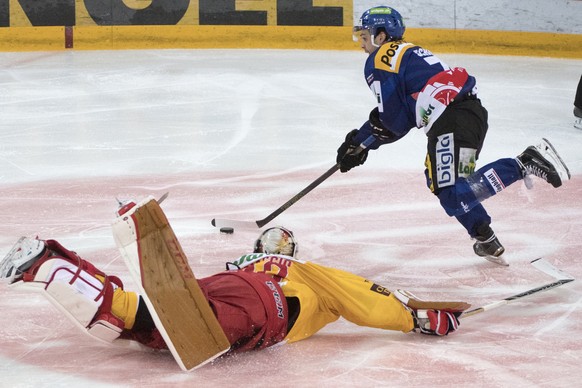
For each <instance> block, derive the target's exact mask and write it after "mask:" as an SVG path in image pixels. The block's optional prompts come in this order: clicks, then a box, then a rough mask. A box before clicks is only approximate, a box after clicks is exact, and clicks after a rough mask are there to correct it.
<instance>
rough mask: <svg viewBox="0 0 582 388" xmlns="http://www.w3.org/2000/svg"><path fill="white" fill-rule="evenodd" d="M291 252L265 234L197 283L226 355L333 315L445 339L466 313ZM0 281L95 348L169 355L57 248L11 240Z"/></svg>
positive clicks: (113, 286)
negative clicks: (121, 342)
mask: <svg viewBox="0 0 582 388" xmlns="http://www.w3.org/2000/svg"><path fill="white" fill-rule="evenodd" d="M281 239H282V240H281ZM279 240H281V241H279ZM288 244H293V246H292V247H291V248H290V247H289V246H288ZM296 247H297V245H296V241H295V239H294V237H293V235H292V233H291V232H290V231H288V230H287V229H284V228H279V227H277V228H271V229H269V230H267V231H266V232H264V233H263V234H261V236H260V237H259V239H258V240H257V243H256V244H255V252H253V253H250V254H247V255H243V256H241V257H239V258H238V259H237V260H234V261H233V262H230V263H228V264H227V268H228V269H227V270H226V271H223V272H220V273H217V274H215V275H213V276H210V277H206V278H202V279H198V284H199V286H200V288H201V290H202V292H203V294H204V297H205V298H206V299H207V300H208V302H209V304H210V306H211V308H212V311H213V312H214V315H215V316H216V317H217V319H218V322H219V324H220V327H221V328H222V330H223V331H224V333H225V335H226V337H227V338H228V341H229V343H230V349H229V352H234V351H247V350H257V349H262V348H265V347H268V346H271V345H274V344H276V343H278V342H284V341H287V342H294V341H299V340H302V339H305V338H308V337H310V336H311V335H313V334H315V333H316V332H317V331H318V330H320V329H321V328H323V327H324V326H325V325H326V324H328V323H330V322H333V321H335V320H337V319H338V318H339V317H340V316H342V317H344V318H345V319H347V320H348V321H350V322H353V323H355V324H357V325H361V326H369V327H375V328H379V329H385V330H396V331H402V332H405V333H407V332H412V331H416V332H420V333H423V334H431V335H439V336H442V335H447V334H449V333H450V332H453V331H455V330H456V329H457V327H458V319H457V318H458V316H459V315H460V314H461V312H462V311H463V310H465V309H467V308H468V307H469V305H468V304H466V303H463V302H424V301H418V300H416V299H414V297H413V296H412V295H411V294H410V293H407V292H405V291H396V292H390V291H389V290H388V289H387V288H385V287H383V286H380V285H378V284H375V283H374V282H372V281H369V280H367V279H364V278H362V277H359V276H357V275H354V274H351V273H348V272H344V271H341V270H338V269H334V268H328V267H324V266H320V265H317V264H314V263H311V262H305V261H301V260H298V259H296V258H295V257H293V256H285V255H281V254H280V252H286V253H289V254H292V255H294V254H295V252H296ZM0 277H1V278H4V279H8V282H10V283H11V284H14V285H21V286H28V287H29V288H36V289H38V290H40V291H41V292H42V293H43V294H44V295H45V296H47V297H48V298H49V300H51V301H52V302H53V303H54V304H55V305H56V306H57V307H59V309H60V310H61V311H62V312H63V313H65V315H66V316H68V317H69V318H71V319H72V320H73V322H75V323H76V324H77V326H79V327H81V328H82V329H83V330H86V331H88V332H89V334H91V335H93V336H95V337H97V338H99V339H101V340H105V341H114V340H118V339H130V340H134V341H138V342H140V343H142V344H145V345H147V346H149V347H152V348H158V349H163V348H165V347H166V343H165V342H164V339H163V337H162V336H161V335H160V332H159V330H158V328H156V325H155V323H154V320H153V319H152V316H151V314H150V312H149V311H148V308H147V306H146V304H145V303H144V302H143V300H142V298H141V297H140V296H139V295H138V294H137V293H135V292H131V291H126V290H124V288H123V284H122V282H121V281H120V280H119V278H117V277H115V276H111V275H107V274H105V273H104V272H102V271H100V270H99V269H97V268H96V267H95V266H94V265H92V264H91V263H89V262H88V261H87V260H84V259H82V258H81V257H80V256H79V255H77V254H76V253H75V252H73V251H70V250H68V249H66V248H65V247H63V246H62V245H61V244H59V243H58V242H57V241H55V240H39V239H29V238H21V239H20V240H18V241H17V243H16V245H15V246H14V247H13V248H12V250H11V251H10V252H9V253H8V255H7V256H6V257H5V258H4V259H3V261H2V262H1V263H0ZM419 307H422V308H419ZM431 307H432V308H431Z"/></svg>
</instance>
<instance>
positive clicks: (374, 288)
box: [370, 283, 390, 296]
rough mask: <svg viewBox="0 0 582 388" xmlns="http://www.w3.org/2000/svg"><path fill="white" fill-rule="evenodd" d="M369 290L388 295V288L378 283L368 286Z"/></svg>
mask: <svg viewBox="0 0 582 388" xmlns="http://www.w3.org/2000/svg"><path fill="white" fill-rule="evenodd" d="M370 290H372V291H374V292H377V293H378V294H382V295H386V296H390V290H389V289H387V288H386V287H383V286H381V285H379V284H376V283H374V284H372V287H370Z"/></svg>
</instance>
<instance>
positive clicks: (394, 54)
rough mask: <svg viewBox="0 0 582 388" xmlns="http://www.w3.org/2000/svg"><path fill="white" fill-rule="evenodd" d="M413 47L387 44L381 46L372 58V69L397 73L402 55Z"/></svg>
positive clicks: (392, 43) (401, 44)
mask: <svg viewBox="0 0 582 388" xmlns="http://www.w3.org/2000/svg"><path fill="white" fill-rule="evenodd" d="M412 47H414V45H413V44H412V43H397V42H389V43H386V44H383V45H382V46H381V47H380V48H379V49H378V52H376V56H375V57H374V67H375V68H376V69H378V70H384V71H388V72H390V73H398V71H399V70H400V62H401V61H402V57H403V56H404V53H405V52H406V50H408V49H409V48H412Z"/></svg>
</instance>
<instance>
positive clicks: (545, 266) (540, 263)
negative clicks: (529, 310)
mask: <svg viewBox="0 0 582 388" xmlns="http://www.w3.org/2000/svg"><path fill="white" fill-rule="evenodd" d="M531 264H532V265H533V266H534V267H535V268H537V269H538V270H540V271H542V272H544V273H546V274H548V275H550V276H552V277H553V278H555V279H557V281H555V282H553V283H548V284H545V285H543V286H540V287H536V288H532V289H531V290H527V291H524V292H520V293H519V294H515V295H512V296H510V297H507V298H505V299H502V300H498V301H496V302H492V303H489V304H486V305H485V306H481V307H478V308H476V309H472V310H467V311H465V312H463V314H461V318H466V317H470V316H472V315H475V314H479V313H482V312H485V311H489V310H492V309H495V308H497V307H501V306H505V305H506V304H509V303H511V302H514V301H516V300H518V299H521V298H524V297H526V296H529V295H534V294H537V293H538V292H542V291H547V290H551V289H552V288H556V287H559V286H561V285H563V284H567V283H570V282H573V281H574V280H575V279H574V277H572V276H571V275H569V274H567V273H566V272H564V271H562V270H560V269H558V268H556V267H554V266H553V265H552V264H550V263H549V262H548V261H546V260H545V259H544V258H541V257H540V258H538V259H535V260H533V261H532V262H531Z"/></svg>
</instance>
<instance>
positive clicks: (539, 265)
mask: <svg viewBox="0 0 582 388" xmlns="http://www.w3.org/2000/svg"><path fill="white" fill-rule="evenodd" d="M531 265H533V266H534V267H535V268H536V269H538V270H539V271H542V272H543V273H545V274H547V275H550V276H551V277H553V278H554V279H558V280H568V279H570V280H574V277H573V276H572V275H570V274H568V273H566V272H564V271H562V270H561V269H559V268H556V267H555V266H554V265H552V264H551V263H550V262H549V261H547V260H546V259H544V258H543V257H540V258H538V259H535V260H533V261H532V262H531Z"/></svg>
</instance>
